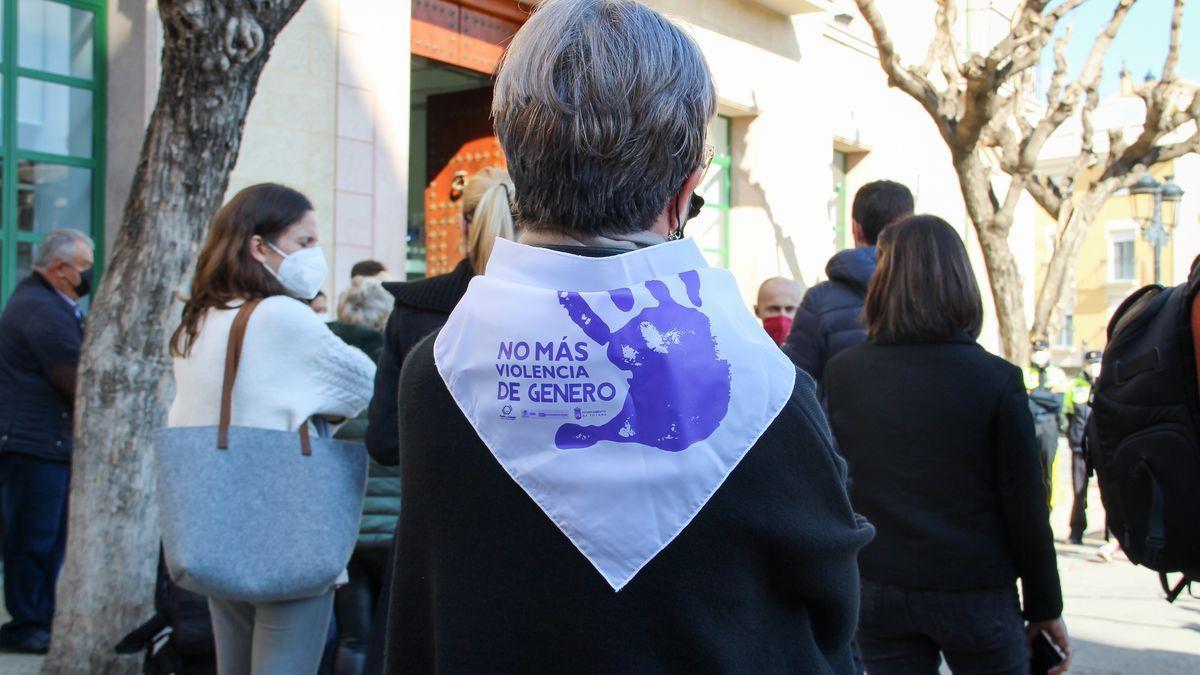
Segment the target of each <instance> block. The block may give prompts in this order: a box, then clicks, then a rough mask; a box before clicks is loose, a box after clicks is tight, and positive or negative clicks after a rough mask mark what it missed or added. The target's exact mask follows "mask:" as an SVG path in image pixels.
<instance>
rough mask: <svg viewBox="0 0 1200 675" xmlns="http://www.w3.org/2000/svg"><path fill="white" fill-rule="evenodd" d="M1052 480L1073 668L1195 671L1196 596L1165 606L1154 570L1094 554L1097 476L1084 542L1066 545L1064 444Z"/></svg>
mask: <svg viewBox="0 0 1200 675" xmlns="http://www.w3.org/2000/svg"><path fill="white" fill-rule="evenodd" d="M1055 479H1056V480H1055V499H1054V501H1055V508H1054V512H1053V514H1052V515H1051V518H1050V521H1051V524H1052V525H1053V528H1054V535H1055V538H1056V540H1057V542H1058V570H1059V574H1060V576H1061V577H1062V583H1063V603H1064V606H1065V610H1064V616H1065V619H1066V622H1067V630H1068V632H1069V633H1070V635H1071V642H1072V644H1073V645H1074V650H1075V661H1074V666H1073V667H1072V668H1071V672H1073V673H1089V674H1099V673H1105V674H1107V673H1122V674H1128V675H1134V674H1137V675H1141V674H1143V673H1144V674H1145V675H1160V674H1162V675H1166V674H1170V673H1200V599H1196V598H1192V597H1189V596H1188V595H1187V594H1186V593H1185V594H1184V595H1183V596H1181V597H1180V598H1179V599H1178V600H1176V601H1175V604H1172V605H1169V604H1167V602H1166V600H1165V599H1164V595H1163V592H1162V589H1161V588H1160V586H1159V582H1158V575H1157V574H1155V573H1154V572H1151V571H1150V570H1147V569H1146V568H1144V567H1137V566H1135V565H1133V564H1132V563H1130V562H1129V561H1128V559H1127V558H1126V557H1125V556H1124V554H1122V553H1119V552H1118V553H1117V554H1116V556H1115V558H1114V560H1113V562H1112V563H1105V562H1103V561H1102V560H1100V558H1099V557H1097V556H1096V555H1095V550H1096V548H1097V547H1098V546H1099V545H1100V544H1102V543H1103V541H1104V540H1103V536H1104V509H1103V505H1102V504H1101V502H1100V492H1099V490H1098V488H1097V487H1096V481H1095V478H1094V477H1093V479H1092V482H1091V489H1090V494H1089V496H1088V526H1089V530H1088V533H1087V536H1085V538H1084V545H1083V546H1072V545H1070V544H1067V543H1066V540H1067V535H1068V533H1069V531H1070V527H1069V526H1068V520H1069V518H1070V515H1071V463H1070V451H1069V450H1068V449H1067V447H1066V444H1065V443H1063V444H1062V445H1061V446H1060V448H1059V454H1058V459H1057V461H1056V462H1055ZM1197 592H1198V593H1200V588H1198V589H1197Z"/></svg>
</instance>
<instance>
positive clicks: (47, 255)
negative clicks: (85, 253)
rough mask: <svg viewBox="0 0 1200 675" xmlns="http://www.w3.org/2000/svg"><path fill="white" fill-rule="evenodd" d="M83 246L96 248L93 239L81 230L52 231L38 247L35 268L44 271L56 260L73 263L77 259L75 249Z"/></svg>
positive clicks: (34, 261) (34, 262)
mask: <svg viewBox="0 0 1200 675" xmlns="http://www.w3.org/2000/svg"><path fill="white" fill-rule="evenodd" d="M80 244H83V245H84V246H86V247H88V248H96V245H95V244H93V243H92V238H91V237H89V236H87V235H86V234H84V233H82V232H80V231H79V230H65V229H64V230H51V231H49V232H47V233H46V236H45V237H43V238H42V241H41V243H39V244H38V247H37V255H35V256H34V258H33V266H34V267H35V268H37V269H44V268H46V267H49V266H50V265H52V264H53V263H54V261H55V260H65V261H67V262H71V261H73V260H74V259H75V250H76V249H75V247H76V246H78V245H80Z"/></svg>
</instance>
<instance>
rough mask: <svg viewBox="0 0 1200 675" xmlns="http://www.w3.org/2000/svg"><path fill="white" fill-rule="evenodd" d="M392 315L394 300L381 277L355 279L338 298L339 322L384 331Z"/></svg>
mask: <svg viewBox="0 0 1200 675" xmlns="http://www.w3.org/2000/svg"><path fill="white" fill-rule="evenodd" d="M391 313H392V298H391V295H390V294H388V292H387V291H386V290H384V288H383V280H381V279H380V278H379V277H354V278H353V279H351V280H350V288H348V289H346V291H345V292H343V293H342V297H340V298H338V310H337V316H338V321H341V322H343V323H350V324H354V325H355V326H363V327H364V328H371V329H373V330H378V331H382V330H383V329H384V326H386V325H387V320H388V316H389V315H390V314H391Z"/></svg>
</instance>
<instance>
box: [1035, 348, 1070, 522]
mask: <svg viewBox="0 0 1200 675" xmlns="http://www.w3.org/2000/svg"><path fill="white" fill-rule="evenodd" d="M1065 384H1066V374H1065V373H1063V372H1062V370H1061V369H1059V368H1058V367H1056V366H1053V365H1051V364H1050V343H1049V342H1047V341H1045V340H1034V341H1033V357H1032V359H1031V363H1030V364H1029V366H1028V367H1026V368H1025V389H1026V390H1027V391H1028V392H1029V411H1030V412H1031V413H1033V427H1034V430H1035V431H1036V432H1037V442H1038V448H1039V449H1040V450H1041V458H1042V480H1043V481H1044V483H1045V485H1046V503H1047V504H1049V503H1050V501H1051V500H1050V497H1051V494H1052V492H1053V489H1054V456H1055V454H1057V453H1058V432H1059V429H1061V428H1062V412H1063V394H1062V391H1063V389H1064V385H1065Z"/></svg>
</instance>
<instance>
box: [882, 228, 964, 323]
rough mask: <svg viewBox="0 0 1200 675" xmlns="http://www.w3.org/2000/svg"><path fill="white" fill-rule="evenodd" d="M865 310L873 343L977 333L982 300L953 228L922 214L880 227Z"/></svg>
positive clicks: (959, 239)
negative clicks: (875, 265) (877, 257)
mask: <svg viewBox="0 0 1200 675" xmlns="http://www.w3.org/2000/svg"><path fill="white" fill-rule="evenodd" d="M864 309H865V312H866V319H867V335H868V336H869V337H870V338H871V341H872V342H875V343H878V344H891V343H898V342H936V341H937V340H943V339H945V338H947V337H950V336H951V335H954V334H955V333H958V332H960V331H961V332H963V333H966V334H967V335H970V336H971V337H973V338H977V337H979V331H980V329H981V328H982V326H983V300H982V298H981V297H980V295H979V285H978V284H976V283H975V272H974V271H973V270H972V269H971V261H970V259H969V258H967V249H966V247H965V246H963V242H962V239H961V238H960V237H959V236H958V233H957V232H955V231H954V228H953V227H950V224H949V223H947V222H946V221H944V220H942V219H941V218H938V217H937V216H929V215H921V216H910V217H908V218H905V219H904V220H902V221H900V222H898V223H896V224H894V225H890V226H888V227H887V228H886V229H884V231H883V234H882V235H880V237H879V265H878V266H877V267H876V268H875V274H874V276H872V277H871V283H870V285H869V286H868V288H867V301H866V305H865V307H864Z"/></svg>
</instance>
